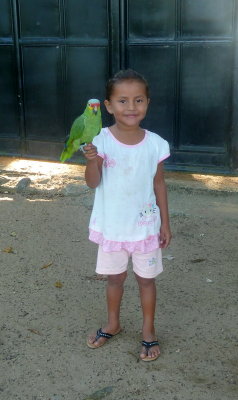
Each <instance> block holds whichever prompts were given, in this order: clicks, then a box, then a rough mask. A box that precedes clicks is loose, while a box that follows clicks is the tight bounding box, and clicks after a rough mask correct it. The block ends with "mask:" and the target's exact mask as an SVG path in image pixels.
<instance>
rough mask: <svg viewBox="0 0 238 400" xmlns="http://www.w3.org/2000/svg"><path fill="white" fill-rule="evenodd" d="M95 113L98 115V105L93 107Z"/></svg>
mask: <svg viewBox="0 0 238 400" xmlns="http://www.w3.org/2000/svg"><path fill="white" fill-rule="evenodd" d="M93 113H94V114H95V115H97V113H98V107H97V106H94V107H93Z"/></svg>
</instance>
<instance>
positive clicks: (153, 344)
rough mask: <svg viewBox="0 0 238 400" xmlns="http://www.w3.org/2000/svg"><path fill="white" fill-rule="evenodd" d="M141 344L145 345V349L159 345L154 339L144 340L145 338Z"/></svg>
mask: <svg viewBox="0 0 238 400" xmlns="http://www.w3.org/2000/svg"><path fill="white" fill-rule="evenodd" d="M141 343H142V345H143V346H145V347H146V348H147V349H150V348H151V347H153V346H159V342H157V340H155V341H154V342H146V341H145V340H142V342H141Z"/></svg>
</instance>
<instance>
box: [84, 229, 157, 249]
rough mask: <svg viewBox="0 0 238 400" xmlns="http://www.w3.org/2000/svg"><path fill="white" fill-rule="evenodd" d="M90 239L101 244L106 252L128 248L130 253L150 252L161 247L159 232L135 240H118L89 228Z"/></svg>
mask: <svg viewBox="0 0 238 400" xmlns="http://www.w3.org/2000/svg"><path fill="white" fill-rule="evenodd" d="M89 240H91V241H92V242H94V243H97V244H100V245H101V246H102V248H103V250H104V251H105V252H110V251H120V250H127V251H128V252H129V253H132V252H135V251H138V252H141V253H149V252H151V251H153V250H155V249H158V248H159V247H160V243H159V234H156V235H153V236H149V237H148V238H146V239H144V240H138V241H135V242H116V241H113V240H107V239H105V238H104V236H103V234H102V233H101V232H96V231H94V230H92V229H89Z"/></svg>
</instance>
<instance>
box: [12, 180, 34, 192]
mask: <svg viewBox="0 0 238 400" xmlns="http://www.w3.org/2000/svg"><path fill="white" fill-rule="evenodd" d="M30 183H31V179H30V178H22V179H20V181H19V182H18V183H17V185H16V191H17V192H18V193H19V192H23V191H24V190H25V189H26V188H27V187H28V186H29V185H30Z"/></svg>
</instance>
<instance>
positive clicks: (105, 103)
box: [104, 100, 113, 114]
mask: <svg viewBox="0 0 238 400" xmlns="http://www.w3.org/2000/svg"><path fill="white" fill-rule="evenodd" d="M104 105H105V107H106V109H107V111H108V112H109V114H113V112H112V108H111V104H110V101H109V100H105V101H104Z"/></svg>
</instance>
